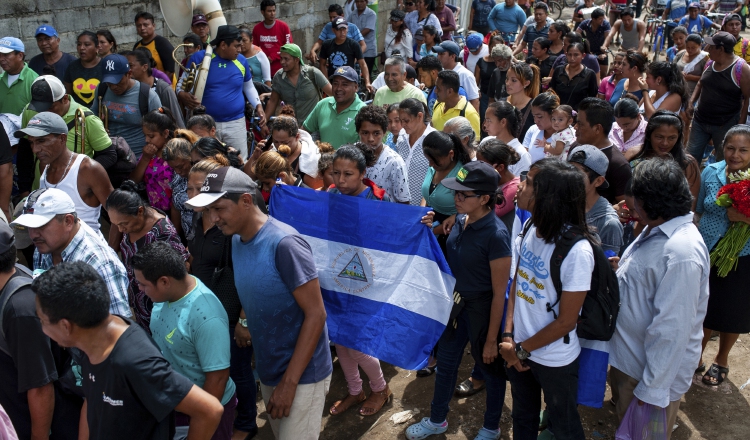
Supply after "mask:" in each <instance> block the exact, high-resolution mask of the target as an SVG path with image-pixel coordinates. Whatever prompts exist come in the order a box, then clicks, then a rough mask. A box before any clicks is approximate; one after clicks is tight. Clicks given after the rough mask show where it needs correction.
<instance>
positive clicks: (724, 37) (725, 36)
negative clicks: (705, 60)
mask: <svg viewBox="0 0 750 440" xmlns="http://www.w3.org/2000/svg"><path fill="white" fill-rule="evenodd" d="M703 41H704V42H705V43H706V44H710V45H711V46H716V47H723V48H725V49H732V48H733V47H734V45H735V44H737V39H736V38H734V35H732V34H730V33H729V32H724V31H719V32H717V33H715V34H713V35H711V36H708V37H706V38H704V39H703Z"/></svg>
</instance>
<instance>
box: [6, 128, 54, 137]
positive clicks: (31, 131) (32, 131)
mask: <svg viewBox="0 0 750 440" xmlns="http://www.w3.org/2000/svg"><path fill="white" fill-rule="evenodd" d="M48 134H51V133H47V132H46V131H44V130H40V129H38V128H30V127H26V128H24V129H22V130H18V131H16V132H15V133H13V136H15V137H17V138H18V139H22V138H24V137H26V136H34V137H42V136H47V135H48Z"/></svg>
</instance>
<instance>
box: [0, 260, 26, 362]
mask: <svg viewBox="0 0 750 440" xmlns="http://www.w3.org/2000/svg"><path fill="white" fill-rule="evenodd" d="M16 272H18V273H19V275H20V276H16V277H13V278H11V279H10V280H8V283H7V284H6V285H5V287H4V288H3V290H2V291H0V351H2V352H3V353H5V354H7V355H8V356H10V348H9V347H8V343H7V342H6V341H5V330H3V316H4V315H5V305H6V304H8V301H10V298H11V297H12V296H13V295H14V294H15V293H16V292H18V291H19V290H21V289H23V288H24V287H28V286H30V285H31V281H32V278H31V271H30V270H29V269H28V268H27V267H25V266H22V265H20V264H16Z"/></svg>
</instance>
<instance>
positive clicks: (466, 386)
mask: <svg viewBox="0 0 750 440" xmlns="http://www.w3.org/2000/svg"><path fill="white" fill-rule="evenodd" d="M486 386H487V384H486V383H483V384H482V386H480V387H479V388H474V382H472V381H471V379H466V380H465V381H463V382H461V383H460V384H458V386H457V387H456V396H458V397H469V396H473V395H474V394H476V393H478V392H480V391H482V390H484V388H485V387H486Z"/></svg>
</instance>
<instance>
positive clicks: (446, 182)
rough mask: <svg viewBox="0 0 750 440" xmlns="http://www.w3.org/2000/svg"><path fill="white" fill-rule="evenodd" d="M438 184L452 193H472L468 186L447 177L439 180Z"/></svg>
mask: <svg viewBox="0 0 750 440" xmlns="http://www.w3.org/2000/svg"><path fill="white" fill-rule="evenodd" d="M440 183H441V184H442V185H443V186H444V187H446V188H448V189H452V190H453V191H474V188H469V187H468V186H464V185H461V184H460V183H458V180H456V178H455V177H448V178H446V179H443V180H441V181H440Z"/></svg>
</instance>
